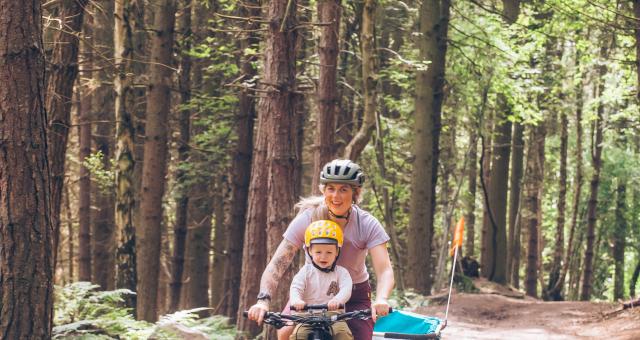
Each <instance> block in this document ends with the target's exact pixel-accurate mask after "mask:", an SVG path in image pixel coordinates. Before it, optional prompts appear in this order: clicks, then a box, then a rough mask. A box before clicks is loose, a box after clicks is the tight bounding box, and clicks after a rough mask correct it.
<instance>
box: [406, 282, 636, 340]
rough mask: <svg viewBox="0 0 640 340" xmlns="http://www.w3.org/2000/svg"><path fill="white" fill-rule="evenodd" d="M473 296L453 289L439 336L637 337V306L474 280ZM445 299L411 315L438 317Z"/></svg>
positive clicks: (530, 339)
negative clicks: (559, 297)
mask: <svg viewBox="0 0 640 340" xmlns="http://www.w3.org/2000/svg"><path fill="white" fill-rule="evenodd" d="M475 284H476V286H480V290H481V292H480V293H478V294H468V293H454V294H453V295H452V297H451V306H450V308H449V320H448V325H447V327H446V328H445V329H444V330H443V331H442V339H444V340H446V339H517V340H546V339H551V340H565V339H608V340H632V339H633V340H638V339H640V308H635V309H627V310H621V309H622V307H621V304H619V303H604V302H578V301H565V302H545V301H542V300H537V299H533V298H529V297H524V296H523V294H522V293H519V292H515V291H512V290H508V289H506V288H504V287H503V288H496V286H493V287H491V286H490V285H488V284H486V283H483V282H478V281H477V280H476V281H475ZM445 305H446V297H445V298H444V299H440V300H438V301H437V302H435V301H434V302H432V303H430V305H429V306H421V307H418V308H417V309H416V312H417V313H420V314H424V315H430V316H436V317H439V318H442V319H443V318H444V314H445Z"/></svg>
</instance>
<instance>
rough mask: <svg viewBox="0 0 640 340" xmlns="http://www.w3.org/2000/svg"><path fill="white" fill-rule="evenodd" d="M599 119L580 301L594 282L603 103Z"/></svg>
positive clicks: (604, 51) (602, 68)
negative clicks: (594, 250)
mask: <svg viewBox="0 0 640 340" xmlns="http://www.w3.org/2000/svg"><path fill="white" fill-rule="evenodd" d="M601 55H602V57H603V58H605V59H606V56H608V52H607V48H606V47H602V50H601ZM606 73H607V66H606V64H601V65H600V66H599V79H600V80H601V81H600V84H599V85H598V97H602V95H603V92H604V80H603V79H604V76H605V75H606ZM596 111H597V119H596V121H595V123H594V124H595V126H594V130H595V140H593V145H592V146H591V159H592V165H593V175H592V177H591V185H590V190H591V193H590V195H589V203H588V205H587V216H588V217H587V249H586V250H585V256H584V270H583V272H582V273H583V276H582V291H581V292H580V300H583V301H588V300H589V299H590V297H591V287H592V282H591V281H592V280H593V254H594V252H593V249H594V241H595V237H596V222H597V216H596V212H597V207H598V187H599V185H600V170H601V168H602V141H603V136H602V130H603V128H604V106H603V103H602V102H599V103H598V108H597V109H596Z"/></svg>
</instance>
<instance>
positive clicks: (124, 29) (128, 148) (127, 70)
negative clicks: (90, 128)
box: [113, 0, 155, 308]
mask: <svg viewBox="0 0 640 340" xmlns="http://www.w3.org/2000/svg"><path fill="white" fill-rule="evenodd" d="M133 6H135V5H134V3H133V1H131V0H123V1H116V2H115V7H114V14H115V15H114V18H115V26H114V30H113V44H114V55H115V57H114V59H115V64H116V73H117V74H116V77H115V78H114V81H113V85H114V89H115V95H116V97H115V117H116V151H115V160H116V170H115V173H116V204H115V205H116V208H115V212H116V213H115V222H116V227H117V229H118V233H119V234H120V240H119V242H118V248H117V252H116V254H117V278H116V281H117V282H116V287H117V288H126V289H130V290H132V291H137V289H136V282H137V273H136V253H135V248H136V239H135V227H134V208H135V205H134V203H135V202H134V196H135V195H136V194H135V190H134V183H133V179H134V178H133V172H134V171H133V170H134V163H135V159H134V156H133V153H134V144H133V141H134V127H133V109H134V106H135V105H134V104H135V98H134V96H133V77H132V70H131V64H132V57H133V36H132V35H133V33H132V32H133V26H134V25H133V22H132V19H131V18H132V13H133V9H132V7H133ZM154 293H155V292H154ZM136 299H137V296H136V295H130V296H127V298H126V300H125V304H126V305H127V306H128V307H131V308H135V307H136V305H137V303H136Z"/></svg>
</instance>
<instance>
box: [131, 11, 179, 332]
mask: <svg viewBox="0 0 640 340" xmlns="http://www.w3.org/2000/svg"><path fill="white" fill-rule="evenodd" d="M156 5H157V6H158V7H157V11H156V13H155V18H154V33H155V34H153V35H152V38H151V65H150V67H149V91H148V95H147V97H148V100H149V102H148V104H147V115H146V118H147V123H146V126H145V131H146V136H145V137H146V138H145V143H144V161H143V168H142V190H141V199H140V222H139V224H138V226H139V227H138V228H136V234H135V236H136V256H137V260H138V261H137V267H136V271H137V274H138V283H137V286H136V288H137V290H136V291H137V292H138V300H137V315H138V318H139V319H142V320H147V321H155V320H156V319H157V317H158V315H157V313H158V309H157V308H158V306H157V302H158V301H157V291H158V276H159V270H160V247H161V239H160V235H161V232H160V228H161V226H162V196H163V195H164V187H165V178H164V177H165V174H166V166H167V164H166V158H167V125H166V122H167V118H168V116H169V108H170V105H171V96H170V87H171V74H172V70H171V68H170V65H171V58H172V53H173V31H174V25H175V14H176V4H175V1H174V0H162V1H159V2H157V3H156Z"/></svg>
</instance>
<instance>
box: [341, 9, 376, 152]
mask: <svg viewBox="0 0 640 340" xmlns="http://www.w3.org/2000/svg"><path fill="white" fill-rule="evenodd" d="M375 13H376V1H375V0H365V2H364V9H363V11H362V31H361V33H360V44H361V46H360V47H361V51H362V98H363V99H362V101H363V103H364V113H363V117H362V125H360V129H358V131H357V132H356V134H355V136H353V139H352V140H351V141H350V142H349V144H347V147H346V148H345V150H344V156H345V158H347V159H350V160H353V161H356V160H357V159H358V157H360V154H361V153H362V150H364V148H365V147H366V146H367V143H369V139H370V138H371V134H372V133H373V130H374V128H375V126H376V105H377V104H376V101H377V94H376V87H377V86H378V75H377V54H376V52H375V41H376V37H375V32H374V24H375Z"/></svg>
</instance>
